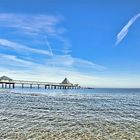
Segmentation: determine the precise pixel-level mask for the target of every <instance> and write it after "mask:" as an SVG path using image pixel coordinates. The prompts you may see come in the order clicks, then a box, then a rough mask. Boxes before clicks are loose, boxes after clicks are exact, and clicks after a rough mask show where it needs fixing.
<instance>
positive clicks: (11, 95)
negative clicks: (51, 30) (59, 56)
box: [0, 88, 140, 140]
mask: <svg viewBox="0 0 140 140" xmlns="http://www.w3.org/2000/svg"><path fill="white" fill-rule="evenodd" d="M0 140H140V89H123V88H121V89H119V88H118V89H115V88H95V89H43V88H42V89H41V88H40V89H37V88H32V89H30V88H23V89H21V88H15V89H0Z"/></svg>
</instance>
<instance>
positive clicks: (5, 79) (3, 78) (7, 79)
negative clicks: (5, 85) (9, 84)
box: [0, 76, 13, 81]
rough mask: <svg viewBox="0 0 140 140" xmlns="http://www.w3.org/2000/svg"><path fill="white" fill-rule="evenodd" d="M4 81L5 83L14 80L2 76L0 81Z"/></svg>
mask: <svg viewBox="0 0 140 140" xmlns="http://www.w3.org/2000/svg"><path fill="white" fill-rule="evenodd" d="M2 80H4V81H12V80H13V79H11V78H9V77H7V76H2V77H0V81H2Z"/></svg>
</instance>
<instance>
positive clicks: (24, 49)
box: [0, 39, 52, 56]
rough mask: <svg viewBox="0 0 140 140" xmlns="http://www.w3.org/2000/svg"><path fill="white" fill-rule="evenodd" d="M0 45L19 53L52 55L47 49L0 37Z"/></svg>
mask: <svg viewBox="0 0 140 140" xmlns="http://www.w3.org/2000/svg"><path fill="white" fill-rule="evenodd" d="M0 46H4V47H7V48H9V49H12V50H16V51H18V52H21V53H23V52H26V53H37V54H43V55H48V56H51V55H52V54H51V52H49V51H47V50H41V49H34V48H30V47H28V46H25V45H22V44H19V43H16V42H12V41H9V40H7V39H0Z"/></svg>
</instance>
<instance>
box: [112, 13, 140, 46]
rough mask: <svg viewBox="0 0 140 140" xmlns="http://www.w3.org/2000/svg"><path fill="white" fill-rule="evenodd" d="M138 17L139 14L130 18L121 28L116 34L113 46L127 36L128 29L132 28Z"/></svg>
mask: <svg viewBox="0 0 140 140" xmlns="http://www.w3.org/2000/svg"><path fill="white" fill-rule="evenodd" d="M139 17H140V13H139V14H137V15H135V16H134V17H132V18H131V19H130V20H129V22H128V23H127V24H126V25H125V26H124V27H123V28H122V30H121V31H120V32H119V33H118V35H117V38H116V43H115V46H117V45H118V44H119V43H120V42H121V41H122V40H123V39H124V38H125V36H126V35H127V33H128V31H129V28H130V27H131V26H132V24H133V23H134V22H135V21H136V20H137V19H138V18H139Z"/></svg>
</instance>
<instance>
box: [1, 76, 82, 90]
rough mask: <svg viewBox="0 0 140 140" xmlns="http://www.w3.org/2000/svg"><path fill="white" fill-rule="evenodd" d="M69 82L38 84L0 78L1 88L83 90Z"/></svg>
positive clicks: (65, 80)
mask: <svg viewBox="0 0 140 140" xmlns="http://www.w3.org/2000/svg"><path fill="white" fill-rule="evenodd" d="M67 81H68V80H67V79H66V78H65V79H64V81H63V82H62V83H54V82H38V81H25V80H12V79H10V78H8V77H6V76H5V77H4V76H3V77H1V78H0V86H1V88H15V86H18V87H21V88H24V87H30V88H33V87H37V88H40V87H44V88H45V89H79V88H81V87H80V86H79V85H78V84H71V83H69V82H67Z"/></svg>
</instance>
